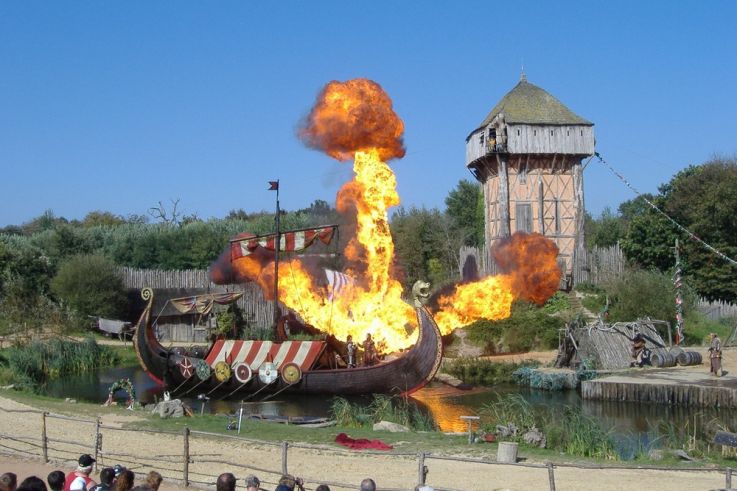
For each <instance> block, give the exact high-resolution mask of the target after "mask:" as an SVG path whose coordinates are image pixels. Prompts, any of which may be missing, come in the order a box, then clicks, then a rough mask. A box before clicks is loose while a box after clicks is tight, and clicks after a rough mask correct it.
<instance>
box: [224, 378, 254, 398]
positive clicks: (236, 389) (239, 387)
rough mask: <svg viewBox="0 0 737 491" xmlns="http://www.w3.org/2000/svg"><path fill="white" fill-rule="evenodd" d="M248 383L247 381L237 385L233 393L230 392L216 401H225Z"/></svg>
mask: <svg viewBox="0 0 737 491" xmlns="http://www.w3.org/2000/svg"><path fill="white" fill-rule="evenodd" d="M248 382H250V380H248V381H247V382H244V383H242V384H241V385H239V386H238V387H236V388H235V389H234V390H233V392H231V393H230V394H226V395H224V396H223V397H221V398H220V399H218V401H222V400H223V399H227V398H228V397H230V396H232V395H233V394H235V393H236V392H238V391H239V390H241V389H242V388H243V387H245V386H246V385H248Z"/></svg>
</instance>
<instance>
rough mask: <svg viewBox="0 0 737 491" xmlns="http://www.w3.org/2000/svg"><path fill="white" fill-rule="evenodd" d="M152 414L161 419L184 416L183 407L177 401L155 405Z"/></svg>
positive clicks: (180, 402)
mask: <svg viewBox="0 0 737 491" xmlns="http://www.w3.org/2000/svg"><path fill="white" fill-rule="evenodd" d="M153 412H155V413H158V414H159V416H160V417H161V418H162V419H167V418H181V417H182V416H184V406H183V405H182V401H180V400H179V399H174V400H173V401H162V402H159V403H158V404H156V406H155V407H154V410H153Z"/></svg>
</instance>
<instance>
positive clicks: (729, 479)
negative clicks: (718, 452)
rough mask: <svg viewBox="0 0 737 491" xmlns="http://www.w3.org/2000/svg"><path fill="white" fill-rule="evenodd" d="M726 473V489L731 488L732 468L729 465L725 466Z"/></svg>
mask: <svg viewBox="0 0 737 491" xmlns="http://www.w3.org/2000/svg"><path fill="white" fill-rule="evenodd" d="M726 474H727V476H726V479H727V482H726V483H725V484H726V485H725V487H726V488H727V489H732V468H731V467H727V471H726Z"/></svg>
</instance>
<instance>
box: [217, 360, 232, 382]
mask: <svg viewBox="0 0 737 491" xmlns="http://www.w3.org/2000/svg"><path fill="white" fill-rule="evenodd" d="M231 374H232V371H231V369H230V365H228V364H227V363H225V362H224V361H219V362H217V363H215V378H216V379H217V381H218V382H226V381H227V380H228V379H229V378H230V375H231Z"/></svg>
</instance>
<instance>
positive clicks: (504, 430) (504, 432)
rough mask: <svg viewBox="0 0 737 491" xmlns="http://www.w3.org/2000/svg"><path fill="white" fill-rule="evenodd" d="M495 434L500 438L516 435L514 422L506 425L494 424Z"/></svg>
mask: <svg viewBox="0 0 737 491" xmlns="http://www.w3.org/2000/svg"><path fill="white" fill-rule="evenodd" d="M496 434H497V436H498V437H500V438H507V437H510V436H516V435H517V426H515V425H514V423H509V424H508V425H506V426H504V425H496Z"/></svg>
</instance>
